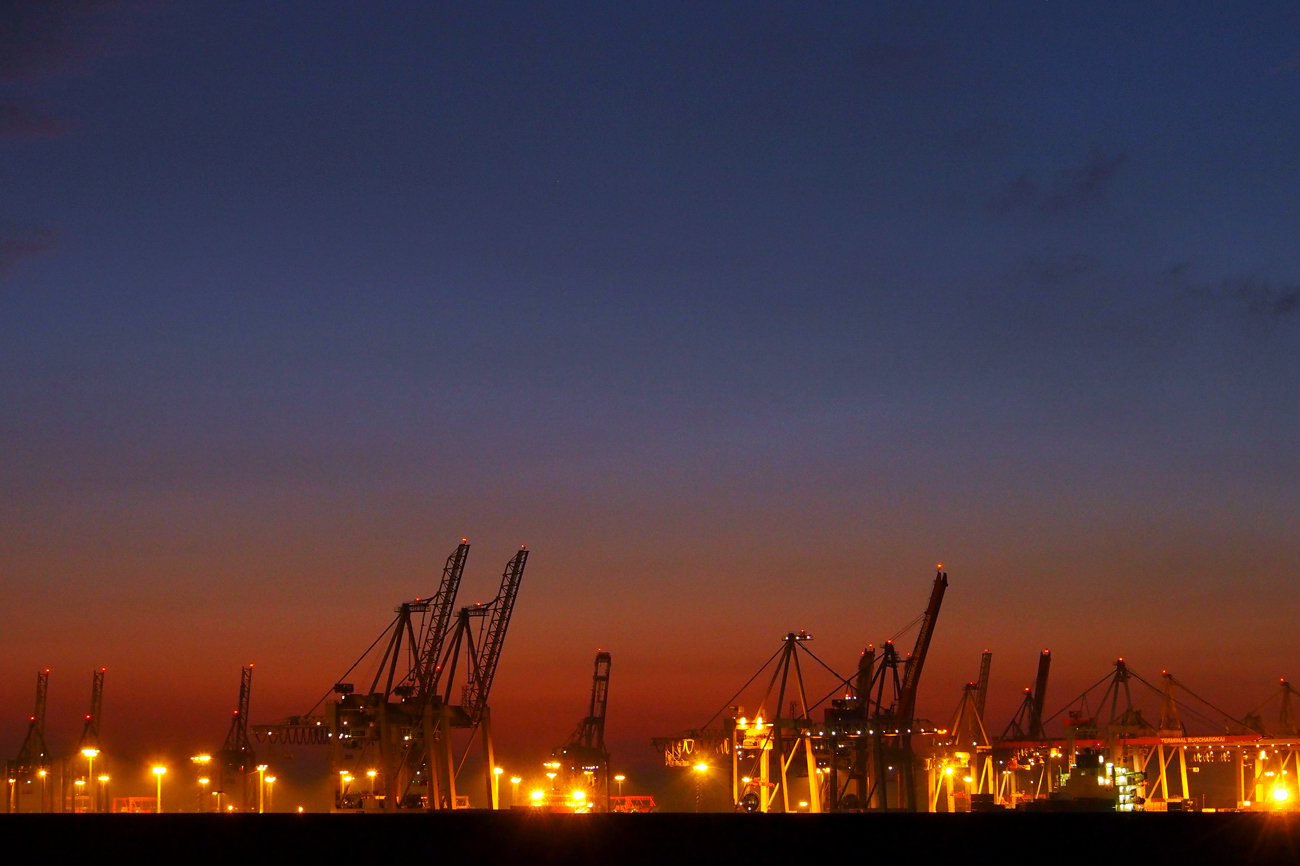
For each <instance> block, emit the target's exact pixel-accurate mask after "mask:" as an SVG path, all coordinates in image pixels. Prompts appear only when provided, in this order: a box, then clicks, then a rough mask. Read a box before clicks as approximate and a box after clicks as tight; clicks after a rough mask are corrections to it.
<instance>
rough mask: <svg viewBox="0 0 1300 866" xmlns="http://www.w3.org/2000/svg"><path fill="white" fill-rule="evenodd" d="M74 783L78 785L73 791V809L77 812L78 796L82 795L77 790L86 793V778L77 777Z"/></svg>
mask: <svg viewBox="0 0 1300 866" xmlns="http://www.w3.org/2000/svg"><path fill="white" fill-rule="evenodd" d="M9 781H10V782H12V781H13V779H10V780H9ZM73 784H74V785H76V788H75V789H74V790H73V792H72V811H73V812H76V811H77V798H78V797H79V796H81V795H80V794H78V793H77V791H81V792H82V793H85V791H86V780H85V779H77V780H76V781H75V782H73ZM82 811H83V812H84V811H85V810H84V809H83V810H82Z"/></svg>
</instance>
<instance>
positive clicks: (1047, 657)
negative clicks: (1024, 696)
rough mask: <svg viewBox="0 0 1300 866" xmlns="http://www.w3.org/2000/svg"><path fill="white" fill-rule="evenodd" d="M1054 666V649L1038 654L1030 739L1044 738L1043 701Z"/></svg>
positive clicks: (1030, 718) (1029, 732)
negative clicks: (1049, 672) (1048, 678)
mask: <svg viewBox="0 0 1300 866" xmlns="http://www.w3.org/2000/svg"><path fill="white" fill-rule="evenodd" d="M1051 668H1052V651H1051V650H1043V652H1042V654H1041V655H1039V656H1038V677H1037V678H1036V679H1035V680H1034V692H1033V699H1032V700H1033V705H1032V708H1031V714H1030V717H1029V730H1028V732H1027V733H1028V734H1029V737H1030V739H1034V740H1042V739H1045V738H1044V736H1043V702H1044V701H1046V700H1047V674H1048V671H1050V670H1051Z"/></svg>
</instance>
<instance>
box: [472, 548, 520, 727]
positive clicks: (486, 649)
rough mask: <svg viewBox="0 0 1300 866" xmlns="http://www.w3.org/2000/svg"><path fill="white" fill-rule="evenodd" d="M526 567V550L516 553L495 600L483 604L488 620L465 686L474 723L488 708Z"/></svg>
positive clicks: (504, 573)
mask: <svg viewBox="0 0 1300 866" xmlns="http://www.w3.org/2000/svg"><path fill="white" fill-rule="evenodd" d="M527 564H528V548H526V547H524V548H520V549H519V552H518V553H516V554H515V555H514V557H513V558H512V559H511V560H510V561H509V562H508V563H506V568H505V571H504V572H503V573H502V575H501V589H500V590H499V591H498V592H497V597H496V598H495V599H493V600H492V601H491V602H490V603H488V604H487V605H486V610H484V611H483V616H485V617H486V618H487V624H486V626H484V632H483V635H484V636H483V640H482V642H481V643H480V644H479V646H478V651H477V652H476V653H474V656H475V659H474V662H475V663H474V670H472V671H471V674H470V678H469V682H468V683H467V684H466V686H465V692H464V698H463V702H464V707H465V710H466V712H468V713H469V716H470V718H471V719H472V720H473V721H474V722H475V723H477V722H478V720H479V719H480V718H482V715H483V709H484V708H485V707H486V706H487V703H488V696H489V695H490V694H491V692H492V680H493V679H495V678H496V673H497V663H498V662H499V661H500V660H501V648H502V646H504V645H505V641H506V629H508V628H509V627H510V614H511V613H513V612H514V609H515V598H516V597H517V596H518V595H519V582H520V581H521V580H522V579H523V576H524V566H525V565H527Z"/></svg>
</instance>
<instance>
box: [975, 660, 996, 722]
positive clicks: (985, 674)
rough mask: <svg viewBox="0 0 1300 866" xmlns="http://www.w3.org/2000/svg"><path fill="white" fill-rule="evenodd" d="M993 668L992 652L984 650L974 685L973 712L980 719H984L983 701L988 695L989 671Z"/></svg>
mask: <svg viewBox="0 0 1300 866" xmlns="http://www.w3.org/2000/svg"><path fill="white" fill-rule="evenodd" d="M992 668H993V653H991V652H989V651H988V650H984V654H983V655H982V656H980V678H979V680H978V681H977V683H976V687H975V712H976V713H977V714H978V715H979V717H980V721H981V722H982V721H983V719H984V702H985V701H987V700H988V696H989V671H990V670H991V669H992Z"/></svg>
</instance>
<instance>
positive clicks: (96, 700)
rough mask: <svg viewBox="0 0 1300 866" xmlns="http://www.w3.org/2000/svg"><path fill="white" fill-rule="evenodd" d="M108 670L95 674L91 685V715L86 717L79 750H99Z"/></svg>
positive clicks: (100, 670) (78, 745)
mask: <svg viewBox="0 0 1300 866" xmlns="http://www.w3.org/2000/svg"><path fill="white" fill-rule="evenodd" d="M107 670H108V669H107V668H100V669H99V670H97V671H95V672H94V679H92V680H91V683H90V713H89V714H88V715H87V716H86V725H85V727H83V728H82V729H81V739H80V740H79V741H78V742H77V750H78V751H81V750H83V749H98V748H99V717H100V713H101V711H102V710H103V708H104V674H105V673H106V672H107Z"/></svg>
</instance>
